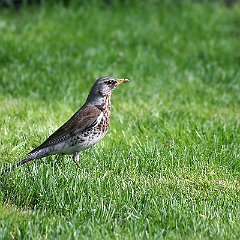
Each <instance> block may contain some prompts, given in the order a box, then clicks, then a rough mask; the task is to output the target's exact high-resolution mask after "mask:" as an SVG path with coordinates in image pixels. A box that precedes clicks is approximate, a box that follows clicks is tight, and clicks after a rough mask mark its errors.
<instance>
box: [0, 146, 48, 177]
mask: <svg viewBox="0 0 240 240" xmlns="http://www.w3.org/2000/svg"><path fill="white" fill-rule="evenodd" d="M50 154H51V153H50V152H49V151H48V149H46V148H45V149H44V148H43V149H40V150H37V151H35V152H31V153H30V154H29V155H28V156H27V157H26V158H24V159H23V160H21V161H20V162H17V163H16V164H14V165H11V166H10V167H7V168H6V169H4V170H3V172H1V174H0V175H4V174H6V173H8V172H11V171H12V170H13V169H15V168H17V167H20V166H22V165H24V164H26V163H28V162H31V161H33V160H35V159H39V158H43V157H46V156H48V155H50Z"/></svg>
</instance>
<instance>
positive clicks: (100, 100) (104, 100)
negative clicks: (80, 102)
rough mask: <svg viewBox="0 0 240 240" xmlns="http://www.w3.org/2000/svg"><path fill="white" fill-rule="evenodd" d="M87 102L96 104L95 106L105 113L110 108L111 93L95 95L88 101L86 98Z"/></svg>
mask: <svg viewBox="0 0 240 240" xmlns="http://www.w3.org/2000/svg"><path fill="white" fill-rule="evenodd" d="M87 102H88V103H90V104H91V105H94V106H96V107H97V108H99V109H100V110H101V111H103V112H104V113H105V112H107V111H110V109H111V94H107V95H104V96H99V97H95V98H94V99H91V100H90V101H89V100H87Z"/></svg>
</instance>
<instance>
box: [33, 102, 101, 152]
mask: <svg viewBox="0 0 240 240" xmlns="http://www.w3.org/2000/svg"><path fill="white" fill-rule="evenodd" d="M100 114H101V111H100V110H99V109H98V108H97V107H95V106H83V107H82V108H81V109H79V110H78V111H77V112H76V113H75V114H74V115H73V116H72V117H71V118H70V119H69V120H68V121H67V122H66V123H64V124H63V125H62V126H61V127H60V128H59V129H58V130H57V131H56V132H54V133H53V134H52V135H51V136H50V137H49V138H48V139H47V140H46V141H45V142H43V143H42V144H41V145H40V146H38V147H37V148H35V149H34V150H32V151H31V152H30V153H33V152H35V151H37V150H39V149H41V148H44V147H47V146H50V145H54V144H57V143H59V142H61V141H64V140H66V139H68V138H69V137H71V136H72V135H73V134H74V133H75V132H76V131H84V130H86V129H87V128H90V127H92V126H94V125H95V124H96V123H97V121H98V117H99V116H100Z"/></svg>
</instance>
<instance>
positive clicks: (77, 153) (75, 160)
mask: <svg viewBox="0 0 240 240" xmlns="http://www.w3.org/2000/svg"><path fill="white" fill-rule="evenodd" d="M79 155H80V152H75V153H74V154H73V161H74V162H75V163H76V164H77V165H78V167H80V165H79Z"/></svg>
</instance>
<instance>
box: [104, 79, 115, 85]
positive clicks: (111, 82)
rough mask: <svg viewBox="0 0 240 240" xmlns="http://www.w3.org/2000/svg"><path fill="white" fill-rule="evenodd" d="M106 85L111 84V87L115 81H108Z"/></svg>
mask: <svg viewBox="0 0 240 240" xmlns="http://www.w3.org/2000/svg"><path fill="white" fill-rule="evenodd" d="M106 83H107V84H109V85H111V84H114V83H115V81H113V80H108V81H107V82H106Z"/></svg>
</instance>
